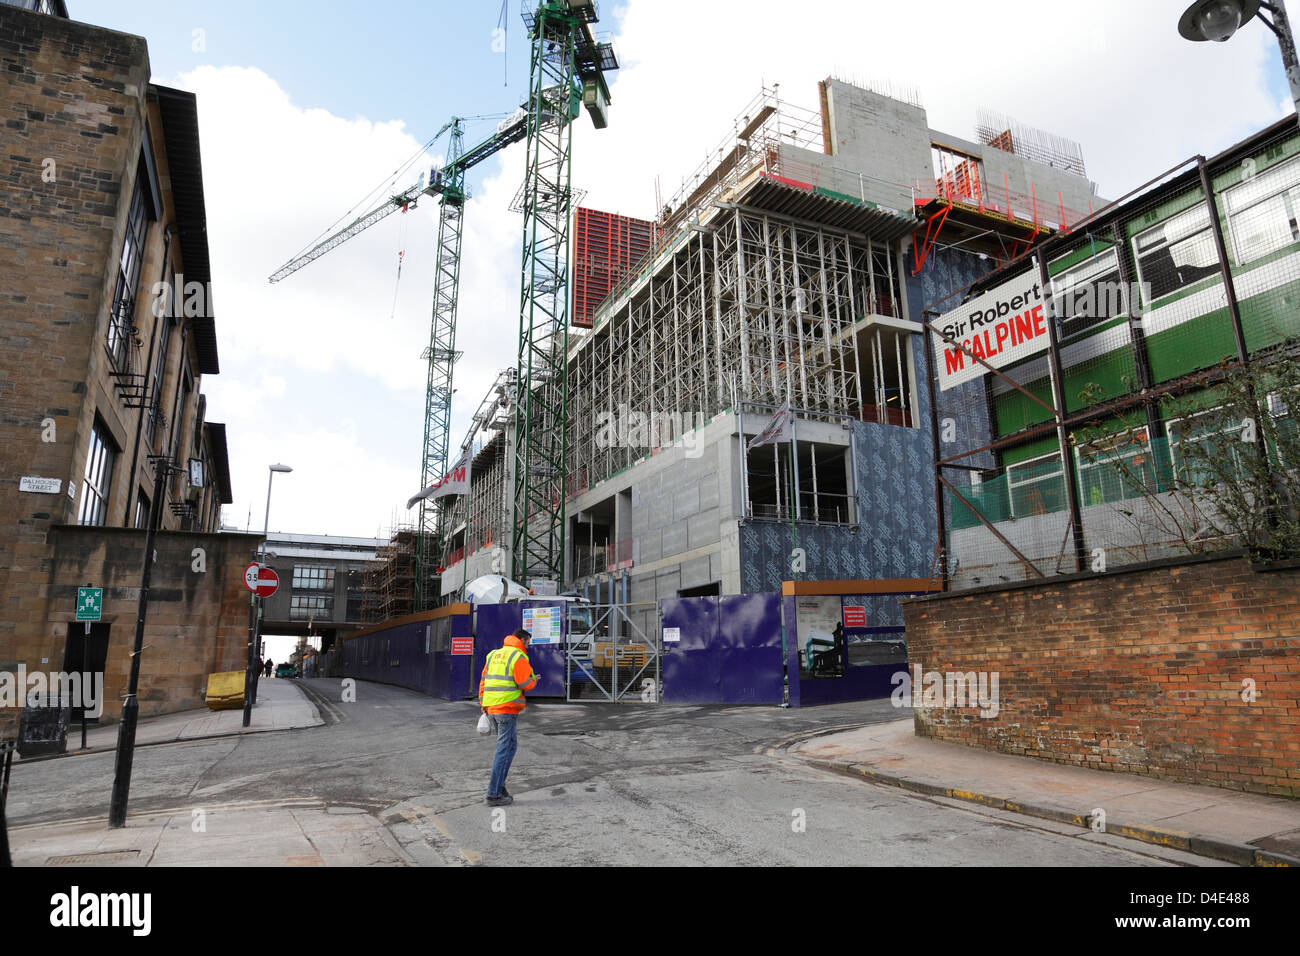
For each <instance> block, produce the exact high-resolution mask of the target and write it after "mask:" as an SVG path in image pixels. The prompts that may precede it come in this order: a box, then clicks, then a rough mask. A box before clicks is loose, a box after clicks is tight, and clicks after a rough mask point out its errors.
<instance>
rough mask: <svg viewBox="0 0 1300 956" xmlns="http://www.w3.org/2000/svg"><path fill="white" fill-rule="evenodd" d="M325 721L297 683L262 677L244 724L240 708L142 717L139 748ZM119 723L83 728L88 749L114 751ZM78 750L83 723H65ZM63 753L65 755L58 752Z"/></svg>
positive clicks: (71, 743)
mask: <svg viewBox="0 0 1300 956" xmlns="http://www.w3.org/2000/svg"><path fill="white" fill-rule="evenodd" d="M324 722H325V721H324V720H323V719H322V718H321V715H320V712H319V711H318V710H317V709H316V705H315V704H313V703H312V702H311V701H309V700H308V699H307V697H306V696H305V695H304V694H303V692H302V691H301V690H300V689H299V687H298V685H297V683H296V682H295V681H292V680H288V679H285V678H280V677H263V678H262V679H261V680H259V681H258V683H257V703H256V704H255V705H254V706H253V712H252V714H251V715H250V719H249V722H248V726H247V727H245V726H244V710H243V708H242V707H241V708H239V709H238V710H208V708H206V707H200V708H197V709H195V710H184V711H181V712H180V713H176V714H166V715H164V716H162V717H145V718H143V719H141V720H140V721H139V722H138V723H137V724H136V729H135V743H136V746H137V747H140V746H146V745H149V744H165V743H172V742H173V741H177V740H203V739H205V738H208V737H231V736H235V735H237V734H258V733H265V732H266V731H269V730H296V729H298V728H301V727H319V726H320V725H321V724H323V723H324ZM117 731H118V725H117V724H116V723H114V724H105V725H104V726H102V727H99V726H95V727H90V728H88V729H87V731H86V745H87V750H89V751H101V750H115V749H116V748H117ZM85 752H86V751H83V750H82V749H81V725H80V724H76V723H74V724H73V725H72V726H71V727H70V728H68V753H69V754H72V755H75V754H79V753H85ZM60 756H65V755H60Z"/></svg>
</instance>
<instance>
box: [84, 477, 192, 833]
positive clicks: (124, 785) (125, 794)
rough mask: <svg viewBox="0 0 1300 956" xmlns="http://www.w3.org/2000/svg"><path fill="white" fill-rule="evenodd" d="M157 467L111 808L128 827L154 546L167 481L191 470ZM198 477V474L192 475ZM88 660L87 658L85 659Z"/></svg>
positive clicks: (115, 819)
mask: <svg viewBox="0 0 1300 956" xmlns="http://www.w3.org/2000/svg"><path fill="white" fill-rule="evenodd" d="M150 458H151V459H152V460H153V463H154V482H153V498H152V499H150V507H149V529H148V531H146V532H145V539H144V568H143V570H142V571H141V572H140V597H139V600H138V602H137V605H136V616H135V643H134V644H133V645H132V648H131V676H130V678H129V679H128V681H127V686H126V699H125V700H124V701H123V703H122V719H121V722H120V723H119V724H118V728H117V758H116V761H115V762H114V769H113V791H112V796H111V797H110V801H109V807H108V825H109V826H110V827H113V828H114V829H117V828H120V827H124V826H126V805H127V800H128V799H129V798H130V795H131V768H132V764H133V763H134V760H135V730H136V724H137V722H138V721H139V719H140V700H139V694H138V690H139V687H140V656H141V655H142V654H143V653H144V627H145V620H146V618H147V617H148V614H149V584H150V582H151V580H152V579H153V564H154V558H155V553H154V543H155V541H156V540H157V537H158V526H159V525H160V524H161V523H162V509H163V492H164V491H165V490H166V482H167V479H168V478H169V477H170V476H172V475H175V474H181V473H184V472H185V471H186V470H187V469H186V468H184V467H182V466H180V465H178V464H176V463H175V462H174V461H171V460H170V459H168V458H165V457H154V456H152V455H151V456H150ZM191 474H194V472H191ZM83 660H84V658H83Z"/></svg>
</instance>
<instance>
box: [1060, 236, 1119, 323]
mask: <svg viewBox="0 0 1300 956" xmlns="http://www.w3.org/2000/svg"><path fill="white" fill-rule="evenodd" d="M1052 300H1053V305H1054V306H1055V308H1056V315H1057V317H1058V318H1059V319H1060V320H1061V337H1062V338H1066V337H1068V336H1071V335H1076V334H1077V333H1079V332H1082V331H1084V330H1085V329H1087V328H1089V327H1090V326H1092V325H1095V324H1096V323H1097V322H1100V321H1102V320H1104V319H1112V318H1114V317H1116V316H1118V315H1123V314H1124V313H1125V312H1126V311H1127V310H1128V303H1127V302H1126V301H1125V290H1124V287H1123V285H1121V284H1120V278H1119V256H1118V255H1117V253H1116V251H1115V250H1114V249H1107V250H1106V251H1104V252H1101V253H1099V254H1097V255H1095V256H1093V257H1091V258H1089V259H1087V260H1085V261H1083V262H1080V263H1079V264H1078V265H1075V266H1071V267H1070V268H1069V269H1066V270H1064V271H1062V272H1060V273H1058V274H1057V275H1055V276H1053V277H1052Z"/></svg>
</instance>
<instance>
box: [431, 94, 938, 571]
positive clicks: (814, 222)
mask: <svg viewBox="0 0 1300 956" xmlns="http://www.w3.org/2000/svg"><path fill="white" fill-rule="evenodd" d="M822 148H823V136H822V128H821V117H820V114H818V113H817V112H814V111H810V110H804V109H800V108H797V107H793V106H791V105H790V104H788V103H785V102H783V101H782V100H780V98H779V96H778V91H777V90H776V88H775V87H773V88H771V89H767V88H765V89H763V90H762V91H761V92H760V94H759V95H758V96H757V97H756V98H755V99H754V100H753V101H751V103H750V104H748V106H747V107H746V108H745V110H744V111H743V113H742V115H741V116H740V117H738V118H737V120H736V121H735V123H734V124H733V127H732V130H731V132H730V134H729V135H728V136H727V137H726V138H725V139H724V140H723V142H722V143H721V144H720V145H719V146H718V147H717V148H716V149H714V150H712V151H710V152H709V153H708V154H707V155H706V158H705V160H704V162H703V164H702V165H701V166H700V167H699V168H698V169H697V170H696V171H695V172H694V173H692V174H691V175H690V176H688V177H686V178H684V179H683V182H682V184H681V188H680V189H679V190H678V191H677V193H676V194H674V195H673V196H672V197H671V198H670V199H669V200H668V202H667V203H666V204H665V205H664V206H663V207H662V209H661V210H660V214H659V216H658V218H657V221H656V223H655V234H654V244H653V246H652V247H651V249H650V251H649V252H648V253H647V255H646V256H645V257H644V258H642V259H641V260H640V262H638V263H636V264H635V265H634V266H633V267H632V268H631V269H630V270H629V271H628V272H627V273H626V274H625V275H624V276H623V277H622V278H620V279H619V280H618V281H617V282H615V283H614V284H613V287H612V289H611V290H610V293H609V295H608V296H607V297H606V298H605V299H604V300H603V302H601V303H600V304H599V305H598V306H597V307H596V310H595V312H594V314H593V317H592V327H591V328H590V329H577V328H571V329H570V330H569V348H568V353H567V364H566V366H565V368H566V370H567V375H568V380H569V381H568V386H569V387H568V407H567V412H568V418H569V423H570V425H569V441H568V448H567V455H566V458H565V472H566V479H567V480H566V484H565V487H564V494H565V496H566V498H568V499H571V498H573V497H575V496H577V495H579V494H581V493H583V492H584V491H586V490H587V489H588V488H590V487H591V486H592V485H594V484H596V483H597V482H599V481H602V480H604V479H605V478H608V477H610V476H611V475H613V474H615V473H616V472H618V471H620V470H622V469H624V468H627V467H629V466H631V465H632V464H634V463H635V462H636V461H637V460H639V459H640V458H642V457H644V456H645V455H647V454H649V453H651V452H652V451H654V450H655V449H658V448H661V447H664V446H665V445H667V444H669V443H671V442H672V441H674V440H676V439H677V438H679V437H680V436H681V435H683V434H684V433H685V432H687V431H690V430H692V429H694V428H697V427H699V426H700V425H702V424H703V423H704V422H705V421H707V420H708V419H710V418H712V417H713V416H715V415H717V414H719V413H722V412H725V411H727V410H729V409H733V408H735V407H737V404H738V403H739V402H747V403H752V404H755V405H759V406H764V405H766V406H771V407H778V406H781V405H783V404H784V403H785V402H786V401H787V400H788V401H789V402H790V405H791V407H792V408H793V409H795V410H797V411H798V412H800V413H801V414H804V415H807V414H815V415H818V416H823V415H824V416H831V417H835V416H838V417H846V416H847V417H853V418H860V419H863V420H868V421H879V422H889V423H894V424H902V423H910V422H911V415H912V408H911V399H910V397H909V396H908V395H906V394H904V392H905V389H904V385H905V382H910V380H911V372H910V370H904V368H903V365H904V364H906V363H907V361H908V356H907V354H905V352H906V351H907V350H906V346H904V345H903V344H901V343H902V340H900V339H899V337H898V336H899V335H900V332H899V330H900V329H902V330H903V331H904V332H906V331H907V330H906V328H905V326H906V325H907V323H906V322H904V321H903V320H902V318H901V317H902V316H903V315H904V314H905V313H904V310H903V308H902V276H901V275H900V261H899V253H898V249H899V242H898V240H899V239H900V238H901V237H903V236H905V235H906V234H907V233H909V232H910V231H911V230H912V229H913V228H914V227H915V222H916V221H915V219H914V217H913V216H912V210H911V208H905V209H893V208H889V206H888V205H887V204H885V203H883V202H881V201H878V200H879V197H881V196H891V197H898V196H902V197H903V199H904V202H906V201H907V198H908V197H909V196H910V194H911V191H910V187H909V186H907V185H903V184H898V183H888V184H885V183H883V182H882V181H878V180H876V181H873V180H872V179H871V177H867V176H864V175H863V174H862V173H860V172H858V171H854V170H848V169H843V168H839V167H836V166H835V165H834V160H833V158H832V157H830V156H827V155H826V154H825V153H824V152H823V151H822ZM895 204H897V200H895ZM637 423H642V424H640V426H639V427H638V424H637ZM509 436H510V433H509V430H508V429H507V430H506V431H505V433H504V435H503V436H502V438H503V441H502V446H501V447H500V450H499V451H498V450H497V446H494V445H493V444H492V442H486V443H485V444H484V445H483V447H482V448H481V449H478V450H476V453H475V460H474V461H475V463H474V470H473V479H472V488H473V491H472V493H471V495H470V496H469V498H468V500H467V501H461V500H458V501H457V502H456V503H455V504H454V505H453V506H452V507H453V514H454V517H453V518H452V523H451V527H453V528H457V529H462V528H463V531H458V532H454V533H453V537H452V541H451V547H452V548H453V550H452V551H451V553H450V554H449V558H455V559H459V558H460V557H461V556H463V555H465V554H472V553H473V551H474V550H476V549H477V548H480V547H485V546H487V544H488V543H489V542H490V541H494V540H499V538H497V537H496V536H497V535H498V534H500V533H501V531H502V530H503V529H505V528H508V527H509V526H510V525H509V521H510V519H509V516H508V507H509V502H508V495H504V494H500V493H499V492H498V485H497V481H498V479H499V480H500V481H503V482H508V481H509V478H508V472H509V463H510V451H509V448H508V445H509V442H510V440H511V439H510V437H509ZM493 441H495V439H494V440H493ZM617 544H618V543H610V544H609V545H607V547H613V546H615V545H617ZM606 557H608V556H606ZM454 563H455V561H454V560H449V561H448V564H454ZM608 563H609V560H606V564H608Z"/></svg>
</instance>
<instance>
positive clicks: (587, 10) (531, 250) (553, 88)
mask: <svg viewBox="0 0 1300 956" xmlns="http://www.w3.org/2000/svg"><path fill="white" fill-rule="evenodd" d="M597 16H598V15H597V11H596V5H595V3H594V2H592V0H543V2H540V3H538V4H537V5H536V6H535V7H533V8H532V9H531V10H530V9H528V8H525V10H524V14H523V17H524V25H525V26H526V27H527V29H528V35H529V38H530V40H531V67H530V69H529V95H528V105H527V109H528V124H527V125H528V147H527V149H528V151H527V161H526V166H525V172H524V185H523V190H522V192H521V196H522V201H523V213H524V239H523V248H522V268H521V272H522V278H523V281H522V285H521V289H520V298H519V359H518V369H519V380H518V394H517V401H516V405H515V438H516V446H515V455H514V468H513V474H512V476H511V479H510V481H511V486H512V491H513V499H512V509H511V510H512V515H511V539H510V540H511V570H512V574H513V577H514V579H515V580H516V581H520V582H528V581H531V580H533V579H534V578H547V579H550V580H553V581H555V582H556V583H557V584H559V583H561V582H562V581H563V580H564V531H565V528H564V523H565V517H564V504H565V503H564V498H565V491H566V488H565V484H566V482H565V457H566V453H567V424H568V409H567V400H568V376H567V374H566V367H565V366H566V359H567V353H568V328H569V315H568V301H569V300H568V288H569V272H568V270H569V228H570V224H571V222H572V218H571V214H570V210H571V206H572V185H571V175H572V126H573V119H574V118H575V117H576V116H577V115H578V112H579V108H580V106H584V105H585V106H586V107H587V109H588V112H589V113H590V114H591V117H592V120H593V121H594V123H595V125H596V126H597V128H601V127H603V126H604V125H605V107H606V106H607V105H608V103H609V90H608V88H607V86H606V84H605V78H604V73H605V71H607V70H615V69H617V68H618V63H617V60H616V58H615V56H614V51H613V47H612V46H611V45H610V44H609V43H602V42H598V41H597V40H596V39H595V37H594V36H593V35H592V33H591V24H593V23H595V22H596V20H597Z"/></svg>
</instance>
